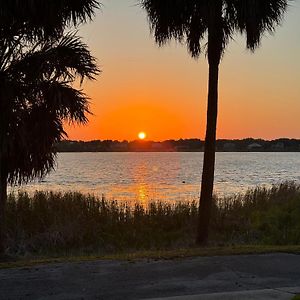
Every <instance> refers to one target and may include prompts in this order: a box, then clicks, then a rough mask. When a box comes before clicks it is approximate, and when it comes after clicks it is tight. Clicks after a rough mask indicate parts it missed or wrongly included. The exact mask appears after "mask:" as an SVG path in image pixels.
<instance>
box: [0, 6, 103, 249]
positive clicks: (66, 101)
mask: <svg viewBox="0 0 300 300" xmlns="http://www.w3.org/2000/svg"><path fill="white" fill-rule="evenodd" d="M97 7H98V1H95V0H60V1H46V0H23V1H18V0H11V1H4V0H0V253H1V252H3V250H4V223H5V220H4V217H5V205H6V199H7V184H8V183H23V182H27V181H28V180H30V179H33V178H35V177H41V176H44V175H45V174H46V173H47V172H48V171H49V170H50V169H51V168H52V167H53V165H54V154H55V151H54V147H53V145H54V143H55V142H57V141H59V140H61V139H62V137H63V136H65V132H64V130H63V122H65V121H68V122H71V123H72V122H75V123H86V122H87V113H88V98H87V96H86V95H85V94H84V93H83V92H82V91H81V90H78V89H76V88H75V87H74V83H76V82H77V81H78V79H79V82H80V83H82V82H83V80H84V79H85V78H87V79H93V78H94V76H95V75H96V74H97V73H98V71H99V70H98V69H97V66H96V62H95V59H94V57H92V56H91V54H90V52H89V50H88V48H87V46H86V45H85V44H84V43H82V42H81V40H80V39H79V38H78V37H76V36H75V35H74V34H67V35H64V30H65V28H66V26H69V25H73V26H74V25H75V26H76V25H78V24H80V23H83V22H86V21H88V20H90V19H91V18H92V16H93V13H94V10H95V9H96V8H97Z"/></svg>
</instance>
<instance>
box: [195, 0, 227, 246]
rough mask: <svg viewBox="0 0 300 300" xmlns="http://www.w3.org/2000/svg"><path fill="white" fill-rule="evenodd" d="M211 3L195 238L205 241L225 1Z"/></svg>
mask: <svg viewBox="0 0 300 300" xmlns="http://www.w3.org/2000/svg"><path fill="white" fill-rule="evenodd" d="M213 4H214V5H211V10H210V14H209V26H208V49H207V54H208V64H209V81H208V101H207V102H208V104H207V123H206V136H205V146H204V161H203V171H202V183H201V194H200V204H199V219H198V232H197V239H196V242H197V244H199V245H204V244H206V243H207V240H208V232H209V223H210V216H211V208H212V201H213V199H212V197H213V187H214V173H215V156H216V131H217V117H218V81H219V65H220V61H221V55H222V48H223V44H222V43H223V38H222V37H223V32H222V1H218V0H215V2H214V3H213Z"/></svg>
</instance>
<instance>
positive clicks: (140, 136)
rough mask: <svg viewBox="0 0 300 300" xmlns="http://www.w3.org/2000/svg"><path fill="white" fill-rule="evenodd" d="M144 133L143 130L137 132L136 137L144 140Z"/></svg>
mask: <svg viewBox="0 0 300 300" xmlns="http://www.w3.org/2000/svg"><path fill="white" fill-rule="evenodd" d="M146 136H147V135H146V133H145V132H140V133H139V134H138V137H139V139H140V140H144V139H145V138H146Z"/></svg>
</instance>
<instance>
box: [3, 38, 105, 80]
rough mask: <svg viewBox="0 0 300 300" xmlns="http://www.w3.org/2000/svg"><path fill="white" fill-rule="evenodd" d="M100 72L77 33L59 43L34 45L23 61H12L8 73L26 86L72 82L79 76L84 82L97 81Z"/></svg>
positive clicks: (49, 42)
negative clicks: (87, 80)
mask: <svg viewBox="0 0 300 300" xmlns="http://www.w3.org/2000/svg"><path fill="white" fill-rule="evenodd" d="M99 72H100V70H99V69H98V67H97V64H96V59H95V58H94V57H93V56H92V55H91V53H90V51H89V49H88V46H87V45H86V44H84V43H83V42H82V41H81V39H80V38H79V37H77V36H76V35H75V34H74V33H70V34H67V35H65V36H63V37H62V38H61V39H59V40H58V41H47V42H46V43H37V44H34V45H33V47H32V49H31V50H30V51H28V52H27V53H25V54H24V55H23V57H21V59H20V58H18V59H17V60H15V61H12V63H11V64H10V66H9V68H8V69H7V71H6V73H7V74H12V75H10V76H17V78H20V80H22V78H23V80H24V81H26V82H27V83H29V82H37V81H38V80H44V79H47V80H53V81H55V80H60V79H63V80H64V81H71V82H72V81H74V80H75V79H76V77H77V76H79V78H80V82H81V83H82V82H83V80H84V79H85V78H87V79H90V80H92V79H94V78H95V76H96V75H98V74H99Z"/></svg>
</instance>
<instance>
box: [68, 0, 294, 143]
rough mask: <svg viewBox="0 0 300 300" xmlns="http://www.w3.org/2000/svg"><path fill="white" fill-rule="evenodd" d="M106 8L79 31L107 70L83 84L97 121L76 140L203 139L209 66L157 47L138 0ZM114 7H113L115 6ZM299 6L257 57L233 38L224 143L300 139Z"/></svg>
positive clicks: (224, 71) (72, 131)
mask: <svg viewBox="0 0 300 300" xmlns="http://www.w3.org/2000/svg"><path fill="white" fill-rule="evenodd" d="M102 2H103V4H104V5H103V7H102V11H99V12H98V13H97V16H96V18H95V20H94V22H93V23H91V24H88V25H85V26H84V27H83V28H81V29H80V31H79V33H80V34H81V35H82V36H83V38H84V40H85V42H87V43H88V45H89V46H90V48H91V50H92V52H93V55H95V56H96V57H97V59H98V62H99V66H100V68H101V69H102V71H103V73H102V74H101V75H100V76H99V77H98V78H97V81H95V82H88V83H86V84H84V85H83V89H84V91H85V92H86V93H87V94H88V95H89V97H90V98H91V111H92V112H93V116H90V118H89V119H90V122H89V124H88V125H87V126H85V127H68V128H67V131H68V134H69V138H70V139H74V140H95V139H100V140H105V139H111V140H135V139H137V136H138V134H139V132H141V131H143V132H145V133H146V134H147V139H148V140H155V141H158V140H167V139H180V138H201V139H203V137H204V133H205V124H206V98H207V63H206V60H205V57H204V56H202V57H201V58H200V59H199V60H198V61H196V60H194V59H192V58H190V56H189V55H188V53H187V51H186V49H185V47H184V46H182V45H179V44H175V43H171V44H170V45H166V46H165V47H163V48H158V47H157V45H155V43H154V40H153V37H152V36H151V35H150V33H149V27H148V24H147V18H146V15H145V13H144V12H143V11H142V9H140V8H139V7H138V6H136V5H135V4H136V3H137V1H136V0H115V1H109V0H106V1H102ZM112 2H113V3H112ZM298 28H300V5H299V3H298V2H294V4H293V6H292V7H290V8H289V12H288V14H287V15H286V18H285V21H284V22H283V26H282V27H280V28H278V29H277V31H276V33H275V35H274V36H267V37H266V38H264V40H263V42H262V46H261V48H260V49H258V50H257V51H256V52H255V54H251V53H249V51H246V50H245V41H244V39H243V38H241V37H237V38H236V40H235V41H232V42H231V44H230V46H229V48H228V49H227V52H226V54H225V57H224V59H223V61H222V64H221V74H220V96H219V98H220V107H219V122H218V138H229V139H233V138H238V139H240V138H246V137H253V138H265V139H275V138H279V137H288V138H300V122H299V113H300V84H299V79H300V58H299V53H300V36H299V34H298V35H297V32H296V31H297V30H298Z"/></svg>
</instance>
